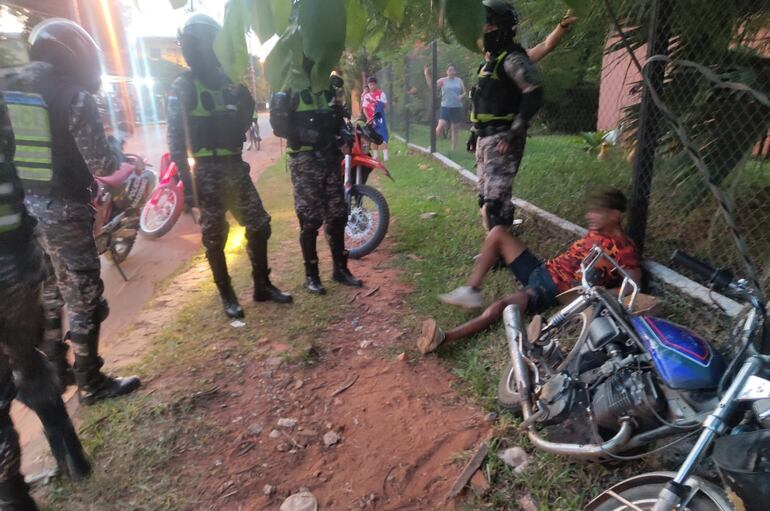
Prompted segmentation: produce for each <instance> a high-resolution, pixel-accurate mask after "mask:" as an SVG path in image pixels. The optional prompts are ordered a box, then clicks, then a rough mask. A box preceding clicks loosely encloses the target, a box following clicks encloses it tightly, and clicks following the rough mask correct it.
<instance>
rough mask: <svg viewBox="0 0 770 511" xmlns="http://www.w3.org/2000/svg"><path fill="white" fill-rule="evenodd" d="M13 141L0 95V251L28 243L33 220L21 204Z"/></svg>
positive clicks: (22, 199) (22, 193) (8, 118)
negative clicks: (17, 244) (19, 243)
mask: <svg viewBox="0 0 770 511" xmlns="http://www.w3.org/2000/svg"><path fill="white" fill-rule="evenodd" d="M13 157H14V144H13V136H12V130H11V124H10V117H9V116H8V115H7V109H6V107H5V105H4V104H3V96H0V251H2V250H3V249H5V248H13V247H12V245H14V244H15V243H16V242H27V241H29V238H30V237H31V231H32V226H33V221H32V219H31V218H30V217H29V215H27V210H26V208H25V207H24V190H23V189H22V185H21V181H20V180H19V178H18V176H17V174H16V168H15V167H14V165H13Z"/></svg>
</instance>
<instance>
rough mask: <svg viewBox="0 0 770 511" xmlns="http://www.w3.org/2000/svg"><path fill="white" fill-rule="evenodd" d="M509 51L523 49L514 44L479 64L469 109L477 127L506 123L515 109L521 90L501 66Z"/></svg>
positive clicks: (517, 109) (519, 100) (509, 121)
mask: <svg viewBox="0 0 770 511" xmlns="http://www.w3.org/2000/svg"><path fill="white" fill-rule="evenodd" d="M512 52H523V53H526V50H524V48H522V47H521V46H519V45H516V46H514V47H513V48H512V49H511V50H510V51H504V52H502V53H500V55H498V56H497V57H495V59H494V60H492V61H490V62H486V63H484V64H483V65H482V66H481V67H479V73H478V77H479V81H478V84H477V85H476V87H475V88H474V91H473V98H472V104H473V108H472V110H471V122H473V123H474V125H475V126H476V127H477V128H479V127H484V126H485V125H493V124H505V123H508V124H510V123H511V122H513V119H514V118H515V117H516V114H518V113H519V107H520V106H521V90H520V89H519V87H518V86H517V85H516V84H515V83H514V82H513V81H512V80H511V78H510V77H509V76H508V74H507V73H506V72H505V69H504V68H503V63H504V61H505V58H506V57H507V56H508V55H510V54H511V53H512Z"/></svg>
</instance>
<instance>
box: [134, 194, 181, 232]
mask: <svg viewBox="0 0 770 511" xmlns="http://www.w3.org/2000/svg"><path fill="white" fill-rule="evenodd" d="M182 210H184V195H183V193H182V190H181V189H180V188H179V187H178V186H177V185H176V184H168V185H165V186H161V187H160V188H157V189H156V190H155V191H154V192H152V195H151V196H150V200H148V201H147V203H146V204H145V205H144V208H142V214H141V215H140V216H139V228H140V229H141V231H142V234H143V235H145V236H147V237H148V238H156V239H157V238H160V237H161V236H163V235H165V234H167V233H168V232H169V231H170V230H171V229H172V228H173V227H174V225H175V224H176V222H177V220H179V216H180V215H181V214H182Z"/></svg>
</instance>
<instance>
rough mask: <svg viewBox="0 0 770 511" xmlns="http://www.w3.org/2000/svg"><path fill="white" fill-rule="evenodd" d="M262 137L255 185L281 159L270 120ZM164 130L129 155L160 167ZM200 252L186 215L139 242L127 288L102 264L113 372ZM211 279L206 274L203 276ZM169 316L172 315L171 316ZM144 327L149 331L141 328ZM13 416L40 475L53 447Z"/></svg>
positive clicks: (137, 349)
mask: <svg viewBox="0 0 770 511" xmlns="http://www.w3.org/2000/svg"><path fill="white" fill-rule="evenodd" d="M260 121H261V123H260V124H261V128H260V131H261V133H262V134H263V137H264V141H263V143H262V148H261V150H260V151H245V152H244V159H245V160H246V161H247V162H248V163H249V164H250V165H251V170H252V178H253V179H254V180H255V181H256V179H257V178H258V177H259V175H260V173H261V172H262V171H263V170H265V169H266V168H268V167H269V166H270V165H272V164H273V163H274V162H275V161H276V160H277V159H278V158H279V157H280V155H281V147H280V142H279V140H278V139H277V138H275V137H273V136H272V132H271V131H270V130H269V127H268V125H267V119H266V118H262V119H260ZM166 147H167V146H166V142H165V127H160V126H157V127H156V126H150V127H146V128H138V129H137V132H136V133H135V135H134V137H132V139H131V140H129V141H128V143H127V144H126V152H133V153H136V154H140V155H143V156H144V157H145V158H146V159H147V160H148V161H149V162H150V163H151V164H153V165H157V164H158V162H159V161H160V157H161V154H162V153H163V152H165V151H166ZM199 250H200V229H199V228H198V226H197V225H196V224H195V223H194V222H193V220H192V217H191V216H190V215H182V217H181V218H180V219H179V222H178V223H177V225H176V226H174V229H173V230H172V231H171V232H170V233H169V234H167V235H166V236H164V237H163V238H161V239H159V240H151V239H147V238H143V237H141V236H140V237H139V238H138V239H137V242H136V246H135V247H134V249H133V251H132V252H131V255H130V256H129V258H128V260H127V261H126V262H125V263H123V265H122V267H123V270H124V271H125V273H126V275H127V276H128V279H129V280H128V282H126V281H124V280H123V278H122V277H121V276H120V274H119V272H118V270H117V268H116V267H115V265H114V264H113V263H112V262H111V261H109V260H108V259H106V258H102V279H103V280H104V286H105V296H106V298H107V300H108V301H109V303H110V308H111V310H110V316H109V318H107V321H105V322H104V324H103V325H102V341H101V346H100V353H101V355H102V356H103V357H104V358H105V362H106V363H105V367H106V368H107V370H108V371H115V372H117V369H119V368H120V367H123V366H125V365H127V364H130V363H131V362H134V361H136V360H137V359H138V358H139V357H141V355H142V354H143V353H144V352H145V347H146V342H147V339H149V338H150V337H149V334H151V333H152V332H153V330H152V328H150V330H145V329H146V328H147V327H148V326H149V327H153V326H158V325H162V323H163V321H162V318H155V320H153V321H148V320H147V318H146V317H143V318H142V322H140V327H141V328H140V329H139V332H138V333H139V335H137V332H135V331H132V333H131V335H129V336H126V335H125V330H126V329H127V327H129V326H130V325H131V324H132V322H135V321H137V319H138V316H139V313H140V312H141V311H142V309H143V308H144V307H145V306H146V305H147V303H148V302H149V301H150V299H151V298H152V297H153V295H154V294H155V292H156V291H157V287H158V285H159V284H160V283H162V282H163V281H164V280H165V279H166V278H167V277H168V276H169V275H172V274H173V273H174V272H176V271H177V270H178V269H179V268H180V267H182V266H183V265H184V264H186V262H187V261H189V260H190V258H192V257H193V256H195V254H197V253H198V252H199ZM203 275H207V274H205V273H204V274H203ZM163 313H164V314H169V313H170V311H168V310H166V311H165V312H163ZM142 325H144V326H142ZM64 397H65V401H66V402H67V407H68V409H69V410H70V415H73V416H75V415H76V412H77V399H76V398H75V397H74V389H72V388H70V389H69V391H68V392H67V393H66V394H65V396H64ZM12 416H13V419H14V423H15V424H16V428H17V430H18V431H19V433H20V437H21V444H22V452H23V460H22V470H23V473H24V474H36V473H38V472H41V471H43V470H46V469H47V468H49V467H51V466H52V463H53V461H52V459H51V458H50V456H49V455H48V446H47V443H46V441H45V438H44V437H43V434H42V430H41V426H40V422H39V421H38V419H37V417H36V416H35V415H34V414H33V413H32V412H30V411H29V410H28V409H27V408H25V407H24V406H23V405H20V404H18V403H15V404H14V408H13V412H12Z"/></svg>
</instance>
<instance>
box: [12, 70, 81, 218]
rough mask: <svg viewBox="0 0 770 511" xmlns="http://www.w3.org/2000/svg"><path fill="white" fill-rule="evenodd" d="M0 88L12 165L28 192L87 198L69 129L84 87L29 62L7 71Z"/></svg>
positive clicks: (79, 156) (78, 159)
mask: <svg viewBox="0 0 770 511" xmlns="http://www.w3.org/2000/svg"><path fill="white" fill-rule="evenodd" d="M0 89H2V90H3V93H4V94H5V96H6V98H7V99H6V100H7V101H8V103H9V110H10V112H11V123H12V124H13V127H14V131H15V134H16V144H17V152H16V159H17V161H16V164H17V167H18V168H19V175H20V177H21V178H22V180H23V183H24V188H25V189H26V190H27V192H28V193H32V194H37V195H43V196H48V197H56V198H64V199H68V200H73V201H77V202H83V203H87V202H89V201H90V200H91V191H90V190H91V183H92V181H93V177H92V176H91V172H90V170H89V168H88V165H87V164H86V161H85V160H84V159H83V155H81V154H80V149H78V146H77V143H76V142H75V137H74V136H73V135H72V132H71V131H70V122H71V119H72V105H73V102H74V100H75V98H76V97H77V95H78V94H79V93H80V92H81V91H82V90H84V89H83V87H81V86H79V85H76V84H74V83H72V82H70V81H68V80H66V79H65V78H64V77H62V76H61V75H60V74H59V73H56V72H55V71H54V69H53V67H52V66H50V65H48V64H45V63H42V62H33V63H31V64H28V65H27V66H25V67H24V68H21V69H19V70H18V72H16V73H14V74H6V75H5V76H4V77H3V78H2V80H0ZM41 98H42V100H41Z"/></svg>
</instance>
